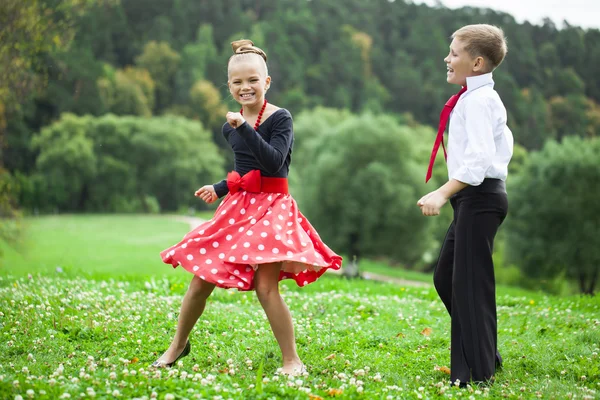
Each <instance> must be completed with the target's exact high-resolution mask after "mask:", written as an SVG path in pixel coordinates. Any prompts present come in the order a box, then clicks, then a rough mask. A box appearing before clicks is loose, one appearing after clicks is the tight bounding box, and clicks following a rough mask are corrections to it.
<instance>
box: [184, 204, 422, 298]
mask: <svg viewBox="0 0 600 400" xmlns="http://www.w3.org/2000/svg"><path fill="white" fill-rule="evenodd" d="M175 220H176V221H181V222H186V223H187V224H188V225H189V226H190V230H193V229H195V228H196V227H197V226H198V225H200V224H201V223H203V222H204V221H205V220H203V219H202V218H197V217H188V216H185V215H177V216H175ZM328 273H332V274H336V275H341V271H332V270H329V271H328ZM361 276H362V278H363V279H368V280H372V281H377V282H387V283H395V284H397V285H400V286H415V287H430V286H431V284H429V283H425V282H419V281H411V280H408V279H402V278H396V277H393V276H387V275H381V274H376V273H374V272H362V273H361Z"/></svg>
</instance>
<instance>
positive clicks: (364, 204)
mask: <svg viewBox="0 0 600 400" xmlns="http://www.w3.org/2000/svg"><path fill="white" fill-rule="evenodd" d="M335 114H336V112H332V111H326V112H325V115H324V116H323V117H321V120H326V119H328V118H331V116H333V115H335ZM341 115H343V113H342V114H341ZM318 119H319V118H314V117H313V118H311V120H312V121H315V120H318ZM321 123H323V122H321ZM317 126H318V124H317ZM325 132H326V134H323V135H321V136H315V137H314V139H313V140H312V143H310V139H309V140H308V142H307V143H306V144H305V146H306V148H307V149H310V150H304V151H306V153H305V154H304V157H308V154H310V159H306V158H305V159H304V160H303V164H305V165H304V167H305V169H303V170H302V171H300V174H301V184H300V185H301V186H302V193H301V195H300V197H301V199H302V200H301V202H302V206H303V207H304V210H305V213H306V215H307V217H308V218H309V219H310V220H311V221H312V222H313V223H314V224H315V226H316V228H317V230H319V232H320V233H321V235H322V236H323V237H324V238H325V240H326V242H327V243H330V244H331V246H332V247H334V248H337V249H340V251H342V252H343V253H345V254H348V255H349V256H354V255H357V256H359V257H360V256H368V255H388V256H390V257H394V258H396V259H398V260H401V261H405V262H407V263H413V262H414V261H415V260H418V259H419V258H420V257H421V254H422V253H423V250H424V249H425V248H426V245H427V243H426V241H424V240H422V239H423V237H424V236H425V233H426V232H427V227H428V221H427V219H425V218H423V217H422V216H421V215H420V212H419V209H418V207H416V205H415V202H416V199H418V198H419V196H420V195H422V194H424V193H425V185H424V181H423V177H422V175H421V173H420V172H421V171H420V168H419V167H420V166H419V165H418V164H417V163H416V162H415V154H414V153H415V146H414V145H413V137H415V136H417V135H418V133H417V132H414V131H412V130H411V129H409V128H406V127H401V126H398V125H397V124H396V122H395V121H394V120H393V118H391V117H389V116H375V115H372V114H362V115H359V116H350V117H346V118H343V119H338V120H337V121H336V122H335V123H334V124H332V125H330V126H328V127H327V128H326V129H325ZM407 199H410V200H411V201H407ZM413 200H414V201H413Z"/></svg>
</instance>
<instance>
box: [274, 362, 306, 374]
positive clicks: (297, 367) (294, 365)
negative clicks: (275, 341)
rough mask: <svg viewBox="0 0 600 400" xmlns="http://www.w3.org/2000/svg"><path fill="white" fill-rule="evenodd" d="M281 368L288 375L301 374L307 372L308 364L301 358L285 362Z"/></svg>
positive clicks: (282, 372)
mask: <svg viewBox="0 0 600 400" xmlns="http://www.w3.org/2000/svg"><path fill="white" fill-rule="evenodd" d="M280 370H281V374H282V375H287V376H301V375H304V374H306V373H307V371H306V366H305V365H304V364H303V363H302V361H300V359H297V360H293V361H288V362H284V363H283V367H282V368H280Z"/></svg>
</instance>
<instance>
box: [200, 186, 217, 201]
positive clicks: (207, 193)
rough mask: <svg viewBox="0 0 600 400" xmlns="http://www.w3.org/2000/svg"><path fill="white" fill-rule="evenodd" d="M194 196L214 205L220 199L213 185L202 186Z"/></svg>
mask: <svg viewBox="0 0 600 400" xmlns="http://www.w3.org/2000/svg"><path fill="white" fill-rule="evenodd" d="M194 196H196V197H200V198H201V199H202V200H204V201H205V202H206V203H207V204H210V203H214V202H215V201H216V200H217V199H218V198H219V197H218V196H217V193H216V192H215V188H214V186H213V185H206V186H202V187H201V188H200V189H198V190H196V193H194Z"/></svg>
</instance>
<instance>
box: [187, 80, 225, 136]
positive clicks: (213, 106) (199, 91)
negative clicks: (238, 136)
mask: <svg viewBox="0 0 600 400" xmlns="http://www.w3.org/2000/svg"><path fill="white" fill-rule="evenodd" d="M190 105H191V107H192V110H193V113H194V116H195V117H196V118H198V119H199V120H200V121H202V123H203V124H204V125H206V126H207V127H208V128H210V129H211V130H213V131H220V128H221V126H222V125H223V122H224V120H225V114H227V107H226V106H225V104H223V102H222V101H221V94H220V93H219V90H218V89H217V88H216V87H215V86H214V85H213V84H212V83H210V82H209V81H203V80H202V81H198V82H196V83H195V84H194V86H192V88H191V89H190Z"/></svg>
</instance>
